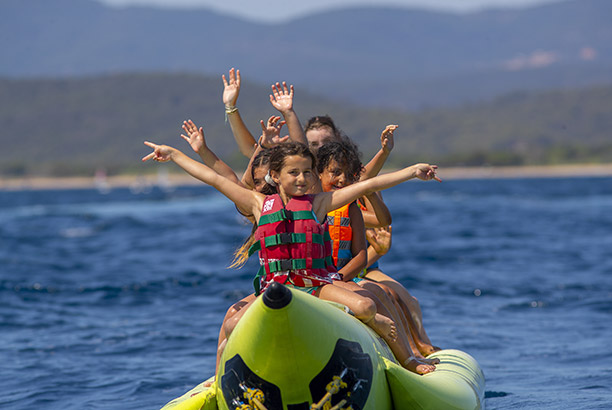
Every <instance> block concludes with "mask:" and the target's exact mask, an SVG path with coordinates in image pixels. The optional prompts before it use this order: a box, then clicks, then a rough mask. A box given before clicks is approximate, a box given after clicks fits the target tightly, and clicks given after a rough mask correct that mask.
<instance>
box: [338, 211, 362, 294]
mask: <svg viewBox="0 0 612 410" xmlns="http://www.w3.org/2000/svg"><path fill="white" fill-rule="evenodd" d="M348 211H349V218H350V220H351V228H352V231H353V237H352V238H351V254H352V255H353V257H352V258H351V260H350V261H348V263H347V264H346V265H344V266H343V267H342V268H341V269H340V270H339V271H338V272H340V273H341V274H342V280H343V281H344V282H348V281H349V280H352V279H353V278H354V277H355V276H357V275H358V274H359V272H361V271H362V270H364V269H365V268H366V265H367V264H368V250H367V242H366V238H365V235H364V234H363V232H364V231H365V228H364V225H363V217H362V216H361V210H360V209H359V206H358V205H357V204H356V203H355V202H353V203H352V204H350V205H349V209H348Z"/></svg>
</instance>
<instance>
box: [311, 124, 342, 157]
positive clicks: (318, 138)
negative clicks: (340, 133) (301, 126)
mask: <svg viewBox="0 0 612 410" xmlns="http://www.w3.org/2000/svg"><path fill="white" fill-rule="evenodd" d="M335 138H336V136H335V135H334V131H333V130H332V129H331V128H329V127H320V128H315V129H311V130H308V131H306V139H307V140H308V146H309V147H310V149H311V150H312V151H314V152H316V151H317V150H318V149H319V147H321V145H323V144H325V143H326V142H327V141H330V140H333V139H335Z"/></svg>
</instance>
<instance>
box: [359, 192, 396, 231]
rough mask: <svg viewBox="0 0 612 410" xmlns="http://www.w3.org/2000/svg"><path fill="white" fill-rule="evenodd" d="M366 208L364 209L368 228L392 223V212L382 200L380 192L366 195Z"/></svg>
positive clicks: (364, 218)
mask: <svg viewBox="0 0 612 410" xmlns="http://www.w3.org/2000/svg"><path fill="white" fill-rule="evenodd" d="M364 199H365V207H366V210H365V211H362V213H363V220H364V223H365V226H366V228H378V227H381V226H387V225H391V222H392V221H391V212H389V208H387V205H385V203H384V202H383V200H382V196H381V194H380V192H375V193H373V194H370V195H367V196H366V197H364Z"/></svg>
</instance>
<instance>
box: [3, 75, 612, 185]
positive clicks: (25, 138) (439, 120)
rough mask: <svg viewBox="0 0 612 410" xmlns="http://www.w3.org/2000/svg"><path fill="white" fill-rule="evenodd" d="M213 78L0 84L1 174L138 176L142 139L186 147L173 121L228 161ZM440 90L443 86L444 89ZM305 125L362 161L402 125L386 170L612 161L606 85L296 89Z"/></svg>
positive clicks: (257, 104)
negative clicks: (327, 93)
mask: <svg viewBox="0 0 612 410" xmlns="http://www.w3.org/2000/svg"><path fill="white" fill-rule="evenodd" d="M221 92H222V83H221V79H220V78H210V77H204V76H198V75H187V74H182V75H181V74H173V75H170V74H146V75H145V74H122V75H115V76H105V77H94V78H78V79H37V80H14V79H2V80H0V141H1V142H2V144H3V148H4V149H2V150H1V151H0V175H3V176H21V175H58V176H61V175H78V174H81V175H91V174H92V173H93V172H94V170H95V169H96V168H105V169H107V170H108V171H109V173H120V172H141V171H142V170H146V169H150V168H151V165H148V164H144V165H143V164H141V163H140V161H139V159H140V158H141V157H142V156H143V155H144V154H146V153H147V152H148V148H146V147H145V146H144V145H143V143H142V142H143V140H145V139H148V140H151V141H155V142H160V143H167V144H171V145H174V146H176V147H178V148H181V149H184V150H185V151H188V150H189V149H190V148H189V147H188V146H187V144H186V143H185V142H184V141H183V140H182V139H181V138H180V137H179V136H180V133H181V129H180V125H181V122H182V121H183V120H184V119H188V118H191V119H193V120H194V121H195V122H196V123H198V124H201V125H204V128H205V132H206V136H207V140H208V142H209V145H210V146H211V148H212V149H213V150H215V151H216V152H217V153H218V154H219V155H220V156H221V157H222V158H224V159H226V160H228V162H230V163H231V164H233V165H234V166H236V167H242V166H244V164H245V160H244V159H243V158H241V156H240V155H239V154H238V152H237V149H236V145H235V143H234V141H233V137H232V135H231V131H230V129H229V126H228V125H227V124H226V123H225V122H224V112H223V104H222V102H221ZM440 92H443V90H441V91H440ZM268 95H269V88H268V87H264V86H261V85H256V84H249V83H244V82H243V86H242V93H241V95H240V98H239V100H238V107H239V108H240V112H241V114H242V115H243V118H244V119H245V122H246V123H247V126H248V127H249V128H250V129H251V131H252V132H253V133H258V132H259V124H258V121H259V119H265V118H267V117H268V116H270V115H272V114H275V110H274V109H273V108H272V106H271V105H270V104H269V100H268ZM295 108H296V111H297V112H298V115H299V117H300V119H301V120H302V123H305V122H306V120H307V119H308V118H309V117H310V116H312V115H317V114H329V115H332V116H333V117H334V118H335V120H336V122H337V124H338V125H339V126H340V127H341V128H342V129H343V130H344V131H345V132H346V133H347V134H348V135H349V136H351V137H352V138H354V139H355V140H356V141H357V142H358V143H359V145H360V147H361V149H362V151H363V153H364V154H365V155H366V156H369V155H370V154H371V153H373V152H374V151H375V150H376V149H377V148H378V144H379V135H380V131H381V130H382V129H383V128H384V126H385V125H386V124H391V123H396V124H399V125H400V128H399V130H398V132H397V137H396V150H395V152H394V155H393V156H392V163H393V164H394V165H399V164H405V163H408V162H411V161H416V160H421V161H430V162H436V163H439V164H441V165H447V166H449V165H482V164H491V165H518V164H553V163H554V164H556V163H567V162H609V161H612V138H611V136H612V135H611V134H612V132H611V130H612V115H610V113H611V112H612V86H601V87H594V88H584V89H576V90H563V91H551V92H543V93H517V94H512V95H507V96H505V97H502V98H498V99H496V100H493V101H489V102H487V103H479V104H473V105H469V106H462V107H459V108H453V109H435V110H426V111H419V112H399V111H398V112H393V111H389V110H372V109H365V108H360V107H357V106H353V105H348V104H346V103H341V102H334V101H329V100H325V99H322V98H319V97H317V96H313V95H308V94H307V93H305V92H303V91H302V90H300V89H296V97H295Z"/></svg>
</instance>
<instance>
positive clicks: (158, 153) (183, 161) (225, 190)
mask: <svg viewBox="0 0 612 410" xmlns="http://www.w3.org/2000/svg"><path fill="white" fill-rule="evenodd" d="M145 145H147V146H148V147H151V148H153V152H152V153H150V154H149V155H146V156H144V157H143V158H142V160H143V161H147V160H150V159H153V160H155V161H158V162H168V161H174V162H175V163H176V164H177V165H178V166H179V167H181V168H183V170H185V172H187V173H188V174H189V175H191V176H192V177H194V178H197V179H199V180H200V181H202V182H204V183H206V184H208V185H210V186H212V187H214V188H215V189H217V190H218V191H219V192H221V193H222V194H223V195H225V196H226V197H228V198H229V199H230V200H231V201H232V202H234V203H235V204H236V206H237V207H239V208H240V209H243V210H248V211H250V212H251V214H252V215H253V216H254V217H255V220H256V221H259V216H260V215H261V207H262V206H263V201H264V198H265V195H263V194H260V193H259V192H255V191H252V190H250V189H247V188H244V187H243V186H241V185H238V184H236V183H234V182H232V181H230V180H229V179H227V178H225V177H223V176H221V175H219V174H217V173H216V172H215V171H213V170H212V169H210V168H209V167H208V166H206V165H204V164H202V163H200V162H198V161H195V160H193V159H191V158H189V157H188V156H187V155H185V154H183V153H182V152H181V151H179V150H177V149H176V148H172V147H169V146H167V145H157V144H154V143H152V142H148V141H145Z"/></svg>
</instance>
